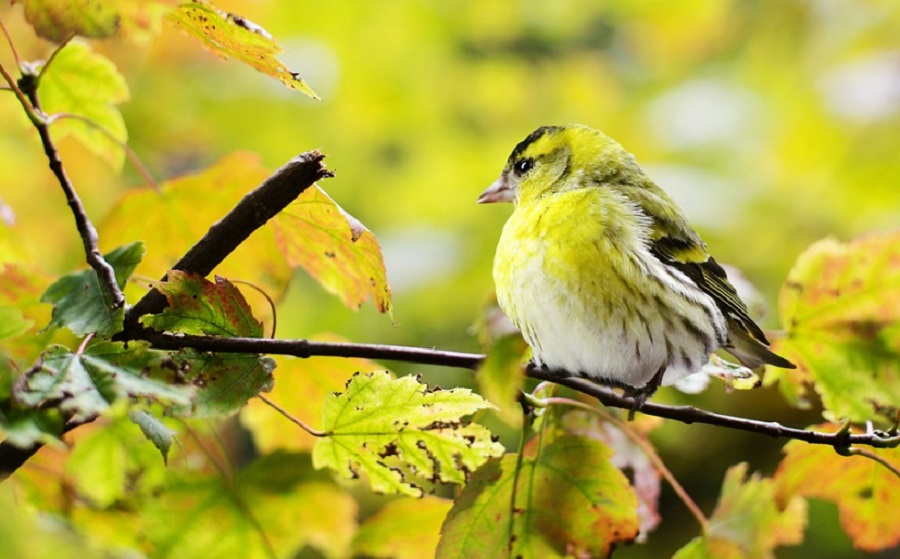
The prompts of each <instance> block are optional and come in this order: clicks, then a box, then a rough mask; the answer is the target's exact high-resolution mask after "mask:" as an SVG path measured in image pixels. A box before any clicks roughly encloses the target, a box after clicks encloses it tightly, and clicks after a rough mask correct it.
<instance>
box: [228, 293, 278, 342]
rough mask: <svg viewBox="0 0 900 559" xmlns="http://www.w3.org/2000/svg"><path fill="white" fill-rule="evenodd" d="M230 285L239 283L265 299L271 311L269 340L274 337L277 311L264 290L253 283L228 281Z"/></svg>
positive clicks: (273, 302)
mask: <svg viewBox="0 0 900 559" xmlns="http://www.w3.org/2000/svg"><path fill="white" fill-rule="evenodd" d="M229 281H230V282H231V283H239V284H241V285H246V286H247V287H249V288H251V289H253V290H254V291H256V292H257V293H259V294H260V295H262V296H263V297H265V298H266V301H268V302H269V308H270V309H271V310H272V333H271V334H270V335H269V337H270V338H274V337H275V327H276V326H277V325H278V310H277V309H276V308H275V301H274V300H273V299H272V298H271V297H270V296H269V294H268V293H266V291H265V289H263V288H262V287H260V286H258V285H256V284H255V283H252V282H249V281H244V280H235V279H233V280H229Z"/></svg>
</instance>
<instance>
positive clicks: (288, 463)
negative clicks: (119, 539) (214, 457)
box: [144, 452, 357, 559]
mask: <svg viewBox="0 0 900 559" xmlns="http://www.w3.org/2000/svg"><path fill="white" fill-rule="evenodd" d="M172 478H173V479H172V481H171V482H170V484H169V486H168V487H167V489H166V491H165V493H163V494H162V495H161V496H160V497H159V498H158V499H156V500H155V502H154V503H152V504H151V505H150V506H149V507H148V509H147V510H146V512H145V513H144V517H145V522H144V526H145V532H144V534H145V537H146V538H147V540H149V542H150V543H151V544H152V545H153V549H154V553H153V557H156V558H158V559H167V558H176V557H229V558H231V557H240V558H243V559H257V558H259V559H270V558H271V557H296V556H298V553H299V552H300V550H302V549H303V548H305V547H312V548H314V549H316V550H318V551H319V552H321V553H322V554H323V555H324V556H325V557H329V558H341V557H347V556H349V548H350V542H351V539H352V537H353V533H354V532H355V530H356V515H357V506H356V502H355V500H354V499H353V497H352V496H351V495H349V494H348V493H347V492H345V491H343V490H341V489H340V488H339V487H338V486H337V485H336V484H335V483H334V482H333V481H331V480H330V479H328V476H322V475H321V474H318V475H317V474H316V473H315V472H314V471H313V470H312V468H311V467H310V464H309V457H308V456H307V455H300V454H287V453H281V452H279V453H275V454H272V455H269V456H266V457H264V458H262V459H260V460H258V461H257V462H254V463H253V464H251V465H250V466H248V467H247V468H244V469H243V470H241V471H239V472H237V473H236V474H235V476H234V478H225V477H210V476H203V477H200V476H197V475H193V476H191V475H188V474H181V473H173V476H172Z"/></svg>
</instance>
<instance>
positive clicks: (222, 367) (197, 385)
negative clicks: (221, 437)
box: [171, 349, 275, 417]
mask: <svg viewBox="0 0 900 559" xmlns="http://www.w3.org/2000/svg"><path fill="white" fill-rule="evenodd" d="M171 359H172V363H173V364H174V367H175V368H176V369H177V370H178V371H179V377H180V381H181V382H184V383H187V384H189V385H191V386H193V387H194V389H195V391H196V392H195V394H194V397H193V398H192V400H191V403H190V405H191V407H190V410H186V409H185V410H182V411H183V412H184V413H186V414H190V415H194V416H199V417H207V416H217V415H225V414H230V413H235V412H237V411H239V410H240V409H241V408H242V407H244V406H245V405H246V404H247V400H249V399H250V398H253V397H255V396H257V395H258V394H259V393H260V392H268V391H270V390H271V389H272V385H273V383H274V382H275V379H274V377H273V375H272V371H274V370H275V360H274V359H272V358H270V357H261V356H259V355H253V354H243V353H207V352H199V351H194V350H193V349H183V350H181V351H179V352H177V353H175V354H172V356H171Z"/></svg>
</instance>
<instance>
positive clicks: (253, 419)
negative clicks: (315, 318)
mask: <svg viewBox="0 0 900 559" xmlns="http://www.w3.org/2000/svg"><path fill="white" fill-rule="evenodd" d="M312 339H315V340H317V341H329V342H346V341H347V340H345V339H343V338H340V337H338V336H334V335H322V334H320V335H317V336H314V337H313V338H312ZM383 368H384V367H381V366H380V365H379V364H377V363H375V362H373V361H370V360H368V359H360V358H345V357H320V356H317V357H309V358H305V359H301V358H294V357H289V356H279V357H278V382H277V383H275V385H274V387H273V388H272V391H271V393H270V394H269V399H271V400H272V401H274V402H276V403H277V404H278V405H279V406H281V407H282V408H283V409H285V410H287V411H288V412H289V413H290V414H291V415H293V416H294V417H296V418H298V419H300V420H301V421H303V422H305V423H306V424H308V425H317V424H318V423H319V422H320V421H321V419H322V404H323V402H325V400H326V398H327V396H328V395H329V394H332V393H334V392H339V391H341V390H343V389H344V386H345V385H346V383H347V377H349V376H350V375H351V374H353V372H354V371H373V370H375V369H383ZM241 424H242V425H244V426H245V427H246V428H247V429H248V430H249V431H250V432H251V433H253V441H254V443H256V447H257V449H259V451H260V452H272V451H274V450H278V449H282V450H292V451H306V452H312V449H313V446H314V445H315V442H316V441H317V440H318V439H317V438H316V437H313V436H312V435H310V434H309V433H307V432H306V431H303V430H302V429H300V428H299V427H298V428H285V419H284V416H283V415H281V414H280V413H278V412H277V411H275V410H274V409H272V408H271V407H270V406H269V405H268V404H266V403H265V402H263V401H262V400H260V399H259V398H254V399H251V400H250V401H249V402H248V404H247V406H246V407H244V409H242V410H241Z"/></svg>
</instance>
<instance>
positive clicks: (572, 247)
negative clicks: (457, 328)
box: [478, 125, 794, 408]
mask: <svg viewBox="0 0 900 559" xmlns="http://www.w3.org/2000/svg"><path fill="white" fill-rule="evenodd" d="M478 202H479V203H488V202H513V203H514V204H515V208H514V210H513V213H512V215H511V216H510V218H509V220H508V221H507V222H506V225H505V226H504V227H503V233H502V234H501V235H500V243H499V244H498V246H497V254H496V256H495V257H494V283H495V285H496V289H497V299H498V301H499V303H500V307H501V308H502V309H503V310H504V312H506V314H507V315H508V316H509V317H510V319H512V321H513V322H514V323H515V325H516V326H517V327H518V328H519V330H521V331H522V335H523V336H524V337H525V341H527V342H528V345H530V346H531V348H532V350H533V353H534V357H533V360H534V364H535V365H537V366H539V367H542V368H544V369H547V370H550V371H552V372H554V373H558V374H560V375H564V376H571V375H575V376H583V377H587V378H590V379H592V380H595V381H598V382H601V383H604V384H610V385H614V386H620V387H623V388H625V390H626V394H627V395H630V396H632V397H634V399H635V408H639V407H640V406H641V405H643V402H644V401H645V400H646V399H647V398H648V397H649V396H650V395H652V394H653V393H654V392H655V391H656V389H657V388H658V387H659V386H660V385H667V384H672V383H674V382H675V381H677V380H679V379H681V378H683V377H685V376H687V375H689V374H691V373H695V372H697V371H699V370H700V369H701V367H702V366H703V365H704V364H706V363H707V361H708V360H709V356H710V354H711V353H712V352H714V351H716V350H717V349H719V348H724V349H725V350H727V351H728V352H729V353H731V354H733V355H734V356H735V357H737V358H738V360H740V362H741V363H742V364H744V365H745V366H746V367H749V368H751V369H753V368H756V367H759V366H761V365H763V364H766V363H768V364H771V365H776V366H778V367H785V368H794V365H793V364H792V363H791V362H790V361H788V360H786V359H785V358H783V357H781V356H779V355H776V354H775V353H773V352H771V351H770V350H769V348H768V344H769V342H768V340H766V337H765V335H764V334H763V332H762V330H760V328H759V326H757V325H756V323H754V322H753V319H751V318H750V316H749V314H748V312H747V307H746V305H745V304H744V303H743V302H742V301H741V300H740V298H739V297H738V295H737V292H736V291H735V289H734V287H733V286H732V285H731V283H730V282H729V281H728V278H727V276H726V274H725V271H724V270H723V269H722V268H721V266H719V264H717V263H716V261H715V260H713V258H712V257H711V256H710V255H709V253H708V252H707V251H706V244H705V243H704V242H703V241H702V240H700V237H699V235H697V233H696V232H695V231H694V230H693V229H692V228H691V226H690V224H689V223H688V220H687V218H686V217H685V215H684V213H683V212H682V210H681V208H679V207H678V205H677V204H676V203H675V202H674V201H673V200H672V199H671V198H670V197H669V195H668V194H666V193H665V192H664V191H663V190H662V189H661V188H660V187H659V186H657V185H656V184H655V183H654V182H653V181H652V180H650V179H649V178H648V177H647V175H645V174H644V171H643V170H642V169H641V168H640V167H639V166H638V164H637V162H636V161H635V159H634V156H632V155H631V154H630V153H628V152H627V151H625V149H624V148H622V146H621V145H619V144H618V143H617V142H615V141H614V140H612V139H610V138H609V137H607V136H606V135H604V134H602V133H601V132H598V131H597V130H594V129H592V128H589V127H587V126H583V125H567V126H543V127H541V128H538V129H537V130H535V131H534V132H532V133H531V134H530V135H529V136H528V137H527V138H525V140H524V141H522V142H521V143H519V145H517V146H516V147H515V149H514V150H513V151H512V154H511V155H510V156H509V160H508V161H507V162H506V167H504V169H503V172H502V174H501V175H500V178H499V179H497V181H496V182H494V184H492V185H491V186H490V188H488V189H487V190H486V191H485V192H484V193H483V194H482V195H481V197H480V198H479V199H478Z"/></svg>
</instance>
